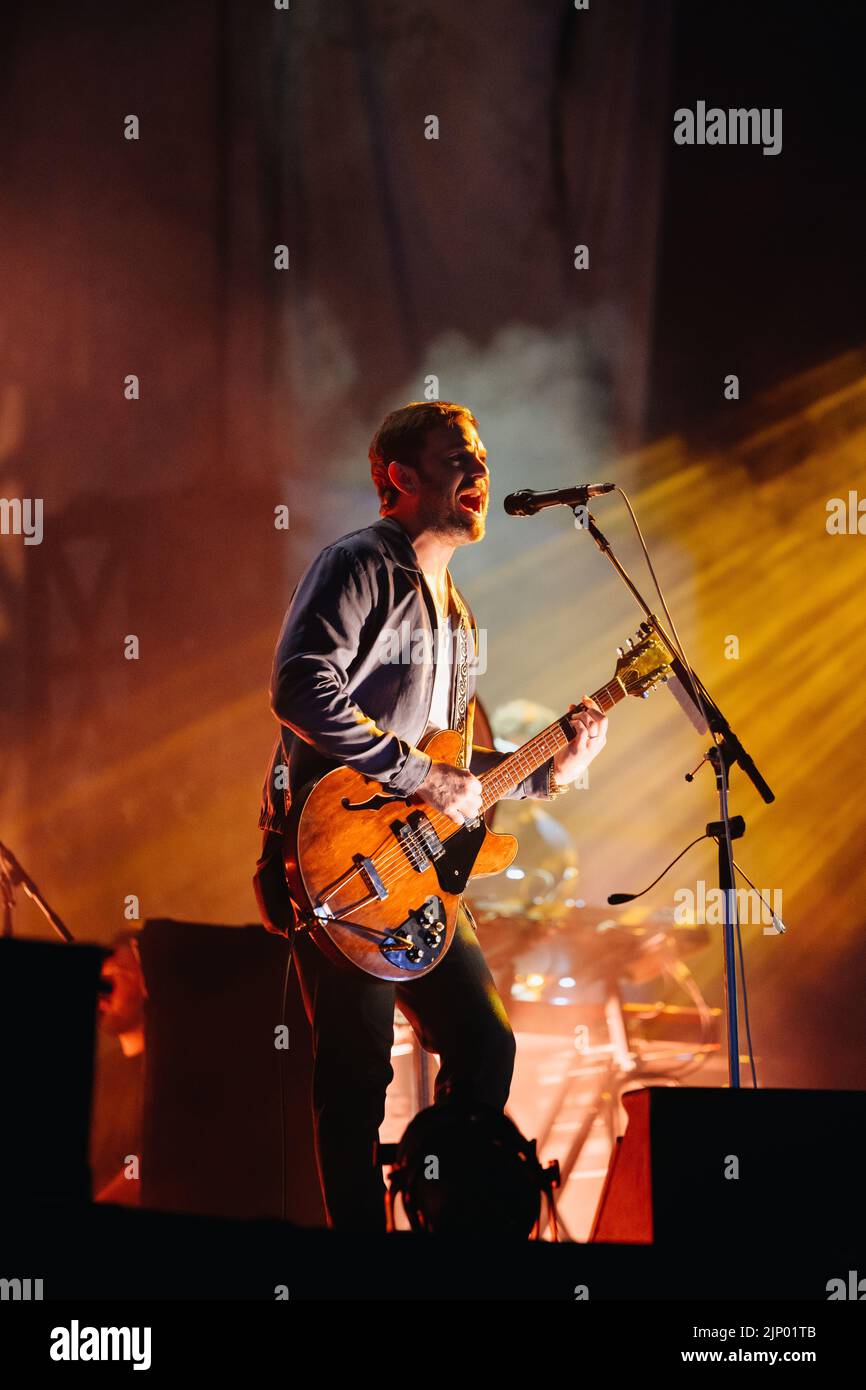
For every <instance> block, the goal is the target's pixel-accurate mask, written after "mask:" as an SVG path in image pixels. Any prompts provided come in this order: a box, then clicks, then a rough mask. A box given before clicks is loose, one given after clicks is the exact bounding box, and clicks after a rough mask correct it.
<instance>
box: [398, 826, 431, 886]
mask: <svg viewBox="0 0 866 1390" xmlns="http://www.w3.org/2000/svg"><path fill="white" fill-rule="evenodd" d="M391 829H392V830H393V832H394V834H395V835H396V837H397V840H398V842H399V844H400V847H401V849H402V850H403V853H404V854H405V856H406V858H407V859H408V860H409V863H410V864H411V865H412V868H413V869H415V870H417V872H418V873H419V874H423V872H424V870H425V869H429V868H430V860H429V859H428V858H427V855H426V853H425V851H424V848H423V846H422V844H421V842H420V840H419V838H418V836H417V834H416V833H415V829H414V827H413V826H411V825H409V824H408V822H407V821H402V820H395V821H394V823H393V825H392V826H391Z"/></svg>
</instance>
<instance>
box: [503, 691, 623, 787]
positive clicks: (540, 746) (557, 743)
mask: <svg viewBox="0 0 866 1390" xmlns="http://www.w3.org/2000/svg"><path fill="white" fill-rule="evenodd" d="M626 694H627V691H626V689H625V687H624V686H623V684H622V682H621V681H620V680H619V679H618V678H617V677H616V676H615V677H614V678H613V680H611V681H608V683H607V685H603V686H602V687H601V689H600V690H596V692H595V694H594V695H593V697H592V698H593V699H594V700H595V702H596V704H597V705H598V706H599V707H600V708H601V709H602V710H604V711H605V713H606V712H607V711H608V710H609V709H613V706H614V705H616V704H619V701H620V700H624V699H625V697H626ZM577 713H579V710H574V711H572V713H571V714H570V715H569V714H564V715H563V716H562V718H561V719H557V720H556V723H555V724H549V725H548V727H547V728H546V729H542V731H541V733H540V734H536V735H535V737H534V738H531V739H530V740H529V742H528V743H524V745H523V747H522V748H518V749H517V751H516V752H514V753H509V754H508V757H507V758H503V760H502V762H501V763H499V764H498V765H497V766H496V767H493V768H491V769H490V771H489V772H483V773H482V774H481V776H480V777H479V779H478V780H479V781H480V783H481V785H482V787H483V788H484V790H483V792H482V797H481V807H482V811H489V810H490V807H491V806H495V805H496V803H497V801H501V800H502V798H503V796H507V795H508V793H509V792H510V791H513V790H514V788H515V787H516V786H517V784H518V783H519V782H522V781H523V779H524V777H529V776H530V774H531V773H533V772H536V771H537V770H538V768H540V767H541V766H542V765H543V764H544V763H546V762H547V761H548V759H549V758H552V757H553V756H554V754H556V753H558V752H559V750H560V748H564V747H565V746H566V744H567V743H570V742H571V740H572V739H573V738H574V730H573V729H572V727H571V720H572V718H573V717H574V715H575V714H577Z"/></svg>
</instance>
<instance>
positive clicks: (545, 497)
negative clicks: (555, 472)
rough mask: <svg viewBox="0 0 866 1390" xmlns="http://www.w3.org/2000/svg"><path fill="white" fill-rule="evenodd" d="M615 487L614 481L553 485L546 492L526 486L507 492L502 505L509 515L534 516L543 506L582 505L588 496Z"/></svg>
mask: <svg viewBox="0 0 866 1390" xmlns="http://www.w3.org/2000/svg"><path fill="white" fill-rule="evenodd" d="M615 487H616V483H578V485H577V487H555V488H551V489H550V490H549V491H548V492H534V491H533V489H532V488H528V487H527V488H523V489H521V491H520V492H509V494H508V496H507V497H506V499H505V501H504V502H503V504H502V505H503V507H504V508H505V510H506V511H507V513H508V515H509V516H535V513H536V512H540V511H543V509H544V508H545V507H584V506H586V503H587V502H588V501H589V499H590V497H601V496H603V494H604V493H606V492H613V490H614V488H615Z"/></svg>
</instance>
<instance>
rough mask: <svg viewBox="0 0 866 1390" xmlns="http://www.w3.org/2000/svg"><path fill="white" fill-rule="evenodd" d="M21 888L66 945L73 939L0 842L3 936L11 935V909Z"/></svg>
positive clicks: (9, 850)
mask: <svg viewBox="0 0 866 1390" xmlns="http://www.w3.org/2000/svg"><path fill="white" fill-rule="evenodd" d="M17 887H21V888H23V889H24V892H25V893H26V894H27V896H28V898H32V900H33V902H35V904H36V906H37V907H38V908H39V910H40V912H43V913H44V914H45V916H46V917H47V918H48V921H49V922H50V923H51V925H52V927H53V928H54V930H55V931H56V933H57V935H58V936H59V937H60V939H61V941H65V942H66V943H67V944H69V943H70V942H72V941H74V940H75V938H74V937H73V935H72V932H71V931H70V930H69V928H68V927H67V926H66V925H65V924H64V923H63V922H62V921H61V919H60V918H59V917H58V915H57V913H56V912H55V911H54V908H53V907H50V906H49V905H48V903H47V902H46V901H45V899H44V898H43V896H42V894H41V893H40V891H39V889H38V888H37V887H36V884H35V883H34V882H33V879H32V878H31V877H30V876H29V874H26V873H25V872H24V870H23V869H22V867H21V865H20V864H19V863H18V860H17V859H16V858H15V855H14V854H13V853H12V851H11V849H7V847H6V845H4V844H3V843H2V842H0V894H2V897H3V936H7V937H8V936H11V935H12V909H13V907H14V906H15V891H14V890H15V889H16V888H17Z"/></svg>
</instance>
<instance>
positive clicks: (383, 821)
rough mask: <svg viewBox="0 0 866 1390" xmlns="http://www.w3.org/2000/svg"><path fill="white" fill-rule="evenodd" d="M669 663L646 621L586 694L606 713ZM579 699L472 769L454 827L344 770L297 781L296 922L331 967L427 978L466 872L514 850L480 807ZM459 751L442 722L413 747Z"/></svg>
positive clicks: (492, 869) (541, 746) (496, 865)
mask: <svg viewBox="0 0 866 1390" xmlns="http://www.w3.org/2000/svg"><path fill="white" fill-rule="evenodd" d="M670 660H671V656H670V652H669V651H668V649H667V647H666V645H665V644H664V643H663V642H662V640H661V638H660V637H659V636H658V634H657V633H656V632H655V630H654V629H653V628H652V627H651V626H650V624H649V623H642V624H641V627H640V629H639V631H638V633H637V636H636V638H635V640H634V641H632V640H631V639H629V643H628V646H627V649H626V650H624V651H622V650H621V654H620V656H619V659H618V661H617V663H616V671H615V672H614V675H613V678H612V679H611V680H609V681H608V683H607V685H603V686H602V687H601V689H600V690H597V691H596V692H595V694H594V696H593V699H594V700H595V701H596V703H597V704H598V705H599V706H600V708H601V709H602V710H603V711H604V712H605V713H607V711H608V710H610V709H612V708H613V706H614V705H616V704H618V703H619V702H620V700H624V699H625V697H626V696H627V695H639V696H646V695H648V694H649V692H650V690H652V689H653V687H654V686H655V685H657V684H658V682H659V681H664V680H667V678H668V676H669V675H670ZM581 708H582V706H578V708H577V709H575V710H572V711H571V712H570V713H569V714H564V715H563V716H562V718H561V719H557V720H556V722H555V723H554V724H551V725H549V726H548V728H546V729H542V731H541V733H539V734H536V735H535V737H534V738H531V739H529V741H528V742H527V743H525V744H524V745H523V747H522V748H518V749H517V750H516V752H514V753H510V754H508V756H507V757H505V758H503V760H502V761H501V762H500V763H498V764H497V766H496V767H494V768H491V769H490V771H488V772H484V773H481V774H480V775H479V778H478V780H479V781H480V782H481V785H482V787H483V795H482V813H481V814H480V815H479V816H478V817H477V818H476V819H475V820H472V821H467V822H465V823H464V824H463V825H458V824H457V823H456V822H455V821H452V820H451V819H450V818H449V817H448V816H446V815H445V814H444V813H443V812H441V811H437V810H434V808H433V807H432V806H428V805H426V804H425V803H424V802H423V801H419V800H417V799H416V798H409V799H406V798H404V797H401V796H400V795H399V794H398V793H391V792H389V791H388V790H387V788H386V787H385V786H384V785H383V784H382V783H381V782H377V781H375V780H374V779H373V778H370V777H364V776H363V775H362V774H361V773H359V772H355V771H353V770H352V769H351V768H348V767H341V768H336V769H335V770H334V771H333V772H328V773H326V774H325V776H324V777H322V778H320V780H319V781H318V782H316V783H314V784H312V785H311V786H310V787H309V788H306V789H304V791H302V792H301V794H300V796H299V797H298V798H297V799H296V800H295V801H293V804H292V807H291V810H290V818H289V828H288V830H287V832H286V848H285V854H286V874H287V877H288V881H289V886H290V888H291V890H292V896H293V898H294V899H295V902H296V903H297V904H299V906H300V908H301V927H302V928H306V929H307V930H308V931H309V932H310V934H311V936H312V938H313V940H314V941H315V942H316V943H317V945H318V946H319V947H320V948H321V949H322V950H323V951H324V952H325V953H326V954H327V955H328V956H329V957H330V958H331V959H332V960H335V961H337V962H338V963H339V964H343V965H347V966H351V965H354V966H358V967H359V968H360V969H361V970H364V971H366V972H367V974H369V975H375V976H377V977H378V978H379V979H381V980H395V981H400V980H407V979H411V978H417V977H418V976H420V975H426V974H427V973H428V972H429V971H430V970H432V969H433V968H434V967H435V966H436V965H438V963H439V962H440V961H441V960H442V958H443V956H444V955H445V953H446V951H447V950H448V948H449V946H450V945H451V942H452V940H453V939H454V932H455V930H456V924H457V910H458V907H459V905H460V895H461V893H462V892H463V891H464V889H465V888H466V885H467V883H468V881H469V879H470V878H477V877H481V876H484V875H489V874H498V873H501V872H502V870H503V869H507V868H508V865H509V864H510V863H511V862H512V860H513V859H514V856H515V854H516V853H517V840H516V839H515V837H514V836H513V835H499V834H496V833H495V832H494V831H492V830H489V829H488V828H487V825H486V823H485V820H484V812H486V811H488V810H489V809H490V807H491V806H493V805H495V803H496V802H497V801H500V800H501V799H502V797H503V796H505V795H507V793H508V792H510V791H512V790H513V789H514V787H516V786H517V785H518V783H519V782H522V781H523V779H524V778H525V777H528V776H529V775H530V773H532V772H535V771H536V769H537V768H539V767H541V766H542V765H543V764H544V763H546V762H547V761H548V759H550V758H551V757H553V755H554V754H555V753H557V752H559V750H560V749H561V748H564V747H565V746H566V744H568V743H570V742H571V740H572V739H573V738H574V736H575V730H574V728H573V725H572V721H573V720H574V718H575V716H576V715H577V714H578V713H579V712H580V709H581ZM460 750H461V735H460V734H459V733H457V732H455V731H454V730H453V729H443V730H442V731H441V732H436V733H433V734H431V735H430V737H429V738H428V739H427V740H426V742H425V744H424V751H425V752H426V753H429V754H430V756H431V757H432V758H433V759H434V761H438V762H447V763H452V764H456V763H457V761H458V759H459V757H460Z"/></svg>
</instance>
